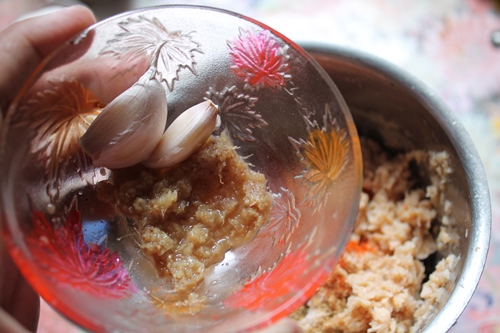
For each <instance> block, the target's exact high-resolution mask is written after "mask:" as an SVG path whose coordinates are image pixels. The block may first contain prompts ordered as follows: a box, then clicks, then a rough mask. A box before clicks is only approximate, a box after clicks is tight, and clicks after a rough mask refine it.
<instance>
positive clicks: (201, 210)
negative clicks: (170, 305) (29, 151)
mask: <svg viewBox="0 0 500 333" xmlns="http://www.w3.org/2000/svg"><path fill="white" fill-rule="evenodd" d="M137 172H139V174H138V176H132V175H134V174H136V175H137ZM134 178H135V179H134ZM131 179H134V180H131ZM98 191H99V195H100V197H101V198H102V199H103V200H105V201H107V202H110V203H112V204H113V205H114V206H115V208H116V209H117V211H118V212H119V213H120V214H122V215H123V216H126V217H128V218H131V219H133V220H134V221H136V225H135V227H136V228H137V229H138V231H139V233H140V236H141V237H140V238H141V249H142V251H143V252H144V253H145V254H147V255H148V256H150V257H151V258H153V261H154V263H155V267H156V269H157V272H158V274H159V275H160V276H162V277H167V278H171V279H172V281H173V283H174V287H175V291H176V293H177V294H181V295H185V296H186V297H182V298H189V297H191V298H193V295H192V294H191V292H192V291H193V290H194V289H195V288H196V286H197V285H198V284H199V283H200V282H201V281H203V279H204V277H205V269H206V268H207V267H209V266H210V265H213V264H215V263H217V262H220V261H222V260H223V258H224V255H225V253H226V252H227V251H228V250H230V249H232V248H235V247H237V246H239V245H242V244H244V243H247V242H249V241H250V240H252V239H253V238H254V236H255V235H256V233H257V231H258V230H259V228H260V227H261V226H262V225H263V224H264V223H266V222H267V221H268V219H269V213H270V208H271V204H272V196H271V194H270V192H269V191H268V190H267V188H266V179H265V177H264V175H263V174H261V173H258V172H255V171H252V170H251V169H250V168H249V166H248V165H247V163H246V162H245V161H244V160H243V159H242V158H241V157H240V156H239V155H238V154H237V153H236V151H235V147H234V146H233V145H232V143H231V142H230V140H229V138H228V137H227V136H225V135H221V136H220V137H211V138H210V139H209V140H208V141H207V143H206V144H205V145H204V147H203V148H202V149H201V150H199V151H198V152H196V153H195V154H193V155H192V156H191V157H190V158H189V159H187V160H186V161H184V162H183V163H182V164H180V165H179V166H177V167H175V168H172V169H169V170H161V171H154V170H148V169H145V168H141V169H139V170H138V169H137V168H135V169H133V170H131V169H129V170H117V171H115V172H114V173H113V177H112V179H111V181H109V182H104V183H102V184H100V185H99V188H98ZM194 298H196V297H194Z"/></svg>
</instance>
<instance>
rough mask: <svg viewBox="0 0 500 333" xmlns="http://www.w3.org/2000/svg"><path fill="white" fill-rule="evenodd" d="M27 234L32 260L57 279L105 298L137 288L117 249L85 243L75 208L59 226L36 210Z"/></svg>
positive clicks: (48, 274)
mask: <svg viewBox="0 0 500 333" xmlns="http://www.w3.org/2000/svg"><path fill="white" fill-rule="evenodd" d="M56 222H57V221H56ZM26 238H27V239H26V243H27V245H28V246H29V247H30V248H31V251H30V252H31V253H32V254H33V256H34V257H35V262H37V263H38V265H39V266H40V267H41V268H43V269H44V270H45V274H46V275H47V276H48V277H50V278H52V279H53V280H54V281H57V282H58V283H62V284H67V285H69V286H71V287H73V288H75V289H78V290H81V291H84V292H87V293H89V294H92V295H94V296H99V297H107V298H122V297H126V296H128V295H130V294H132V293H133V292H135V291H136V287H135V285H133V284H132V283H131V280H130V277H129V275H128V273H127V270H126V269H125V268H124V267H123V265H122V261H121V259H120V257H119V256H118V254H117V253H116V252H113V253H112V252H111V251H110V250H109V249H108V248H102V247H100V246H99V245H97V244H92V243H89V244H87V243H85V240H84V236H83V232H82V222H81V218H80V213H79V212H78V211H77V210H76V209H71V210H70V211H69V212H68V215H67V217H66V220H65V221H63V224H62V225H61V226H59V227H53V225H52V224H51V223H50V222H49V221H48V220H47V218H46V217H45V215H44V214H43V213H42V212H40V211H35V212H34V213H33V230H32V232H31V234H29V235H28V236H27V237H26Z"/></svg>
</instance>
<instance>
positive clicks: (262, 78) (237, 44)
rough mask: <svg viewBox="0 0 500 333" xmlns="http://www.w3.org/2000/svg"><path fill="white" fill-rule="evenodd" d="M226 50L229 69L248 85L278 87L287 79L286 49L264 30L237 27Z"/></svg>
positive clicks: (288, 76)
mask: <svg viewBox="0 0 500 333" xmlns="http://www.w3.org/2000/svg"><path fill="white" fill-rule="evenodd" d="M229 49H230V52H229V54H230V56H231V58H232V61H233V66H231V69H232V70H233V71H234V73H235V74H236V75H238V76H240V77H242V78H243V79H244V81H245V82H246V83H248V84H250V85H251V86H254V87H257V88H259V87H263V86H267V87H271V88H279V87H281V86H283V85H284V84H285V82H286V80H288V79H289V78H290V75H289V66H288V58H289V56H287V54H286V48H285V47H282V46H281V45H280V43H279V42H278V41H277V40H275V39H274V38H273V36H272V35H271V33H270V32H269V31H267V30H263V31H260V32H257V33H256V32H252V31H245V30H240V35H239V37H238V38H237V39H236V40H234V41H233V42H232V43H229Z"/></svg>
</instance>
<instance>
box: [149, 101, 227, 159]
mask: <svg viewBox="0 0 500 333" xmlns="http://www.w3.org/2000/svg"><path fill="white" fill-rule="evenodd" d="M218 112H219V108H218V107H217V106H216V105H215V104H214V103H213V102H212V101H205V102H202V103H200V104H197V105H195V106H193V107H191V108H189V109H187V110H186V111H184V112H183V113H182V114H181V115H180V116H179V117H177V119H175V120H174V121H173V122H172V124H171V125H170V126H169V127H168V128H167V130H166V131H165V133H164V134H163V136H162V137H161V140H160V142H159V143H158V146H157V147H156V149H155V150H154V151H153V153H152V154H151V156H149V158H148V159H147V160H146V161H145V162H144V165H146V166H147V167H150V168H166V167H171V166H174V165H176V164H178V163H180V162H182V161H184V160H185V159H186V158H188V157H189V156H190V155H191V154H192V153H194V152H195V151H196V150H197V149H199V148H200V147H201V146H202V145H203V144H204V143H205V142H206V141H207V140H208V137H209V136H210V134H212V132H213V130H214V128H215V125H216V122H217V113H218Z"/></svg>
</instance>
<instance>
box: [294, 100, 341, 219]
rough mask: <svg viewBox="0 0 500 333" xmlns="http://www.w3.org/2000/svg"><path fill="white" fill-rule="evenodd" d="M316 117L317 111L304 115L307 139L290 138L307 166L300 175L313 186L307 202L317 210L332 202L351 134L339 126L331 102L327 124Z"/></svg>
mask: <svg viewBox="0 0 500 333" xmlns="http://www.w3.org/2000/svg"><path fill="white" fill-rule="evenodd" d="M313 117H314V112H311V113H310V114H305V115H304V116H303V118H304V121H305V122H306V127H307V128H308V136H307V138H306V139H302V138H300V139H295V138H292V137H290V138H289V140H290V142H291V144H292V145H293V147H294V148H295V150H296V152H297V155H298V156H299V158H300V160H301V162H302V164H303V165H304V166H305V169H304V170H303V172H302V175H300V176H301V177H302V178H303V179H304V181H305V182H307V183H308V184H309V185H310V188H311V190H310V191H309V192H308V193H307V196H306V201H307V202H308V203H309V204H310V205H312V206H313V207H314V211H317V210H319V209H321V207H323V205H324V204H325V203H326V202H328V199H329V197H330V196H331V195H332V189H333V188H334V183H335V181H336V179H337V177H338V175H339V174H340V172H341V171H342V169H343V168H344V166H345V165H346V163H347V161H348V159H347V152H348V151H349V140H348V137H347V133H346V132H345V131H344V130H342V129H340V128H339V126H338V125H337V123H336V121H335V119H334V118H333V116H332V113H331V110H330V107H329V106H328V104H326V105H325V111H324V114H323V117H322V119H323V124H321V125H320V124H318V122H317V121H316V120H313Z"/></svg>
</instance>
